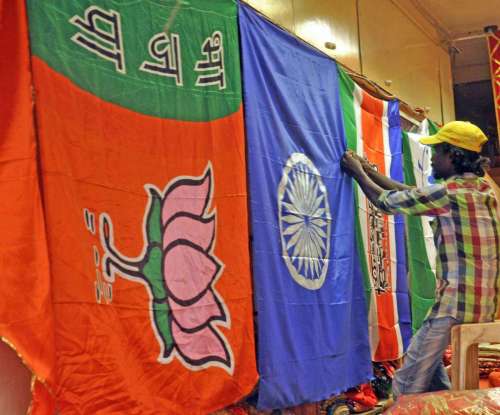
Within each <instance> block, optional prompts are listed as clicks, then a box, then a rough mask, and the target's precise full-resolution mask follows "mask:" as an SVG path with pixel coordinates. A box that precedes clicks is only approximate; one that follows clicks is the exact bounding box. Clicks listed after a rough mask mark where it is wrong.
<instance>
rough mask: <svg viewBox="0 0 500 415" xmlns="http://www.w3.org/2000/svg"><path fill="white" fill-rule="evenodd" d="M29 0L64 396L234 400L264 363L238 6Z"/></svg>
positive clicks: (153, 403) (139, 409) (142, 403)
mask: <svg viewBox="0 0 500 415" xmlns="http://www.w3.org/2000/svg"><path fill="white" fill-rule="evenodd" d="M28 7H29V22H30V28H31V40H32V50H33V54H34V57H33V72H34V82H35V87H36V97H37V102H36V108H37V124H38V127H39V139H40V156H41V169H42V176H43V177H42V184H43V191H44V201H45V216H46V225H47V226H46V228H47V236H48V246H49V255H50V267H51V274H52V275H51V278H52V292H51V296H52V301H53V307H54V313H55V340H56V356H57V361H56V370H57V385H56V388H55V393H56V398H57V406H58V410H59V411H60V412H61V413H77V412H78V413H81V414H97V413H103V414H104V413H122V414H132V413H137V414H158V413H169V414H187V413H189V414H206V413H210V412H212V411H214V410H216V409H219V408H222V407H224V406H226V405H228V404H230V403H232V402H235V401H237V400H239V399H241V398H242V397H243V396H245V395H247V394H248V393H249V392H250V391H251V390H252V389H253V387H254V386H255V384H256V381H257V372H256V364H255V352H254V334H253V333H254V331H253V310H252V292H251V280H250V263H249V247H248V231H247V229H248V223H247V189H246V161H245V149H244V129H243V111H242V94H241V77H240V59H239V50H238V38H237V33H238V31H237V21H236V17H237V6H236V4H235V3H234V2H233V1H230V0H215V1H210V2H207V1H205V0H193V1H189V2H182V3H180V4H179V3H178V2H176V1H174V0H171V1H162V2H135V1H133V2H116V1H111V0H102V1H98V2H97V1H89V0H78V1H76V0H75V1H65V2H61V1H58V0H30V1H28ZM167 23H168V24H167Z"/></svg>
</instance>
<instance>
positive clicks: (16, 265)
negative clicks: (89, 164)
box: [0, 1, 54, 413]
mask: <svg viewBox="0 0 500 415" xmlns="http://www.w3.org/2000/svg"><path fill="white" fill-rule="evenodd" d="M0 62H2V65H0V91H1V98H0V160H1V162H0V194H1V195H2V201H1V202H0V234H1V235H2V238H1V241H0V268H1V270H2V276H1V278H0V296H1V298H2V300H1V301H0V336H1V339H2V340H3V341H4V342H6V343H7V344H8V345H9V346H11V347H12V348H13V349H15V351H16V352H17V354H18V355H19V357H20V358H21V359H22V361H23V363H24V364H25V365H26V366H27V367H28V368H29V369H30V370H31V372H32V373H33V375H34V377H35V378H36V379H37V381H38V382H40V383H39V384H38V385H37V389H38V390H42V389H43V388H44V386H42V383H43V384H44V385H47V386H49V387H50V385H51V384H53V382H54V378H53V376H54V370H53V369H54V368H53V365H54V354H53V353H54V342H53V324H52V323H53V321H52V307H51V302H50V298H51V294H50V279H49V263H48V256H47V245H46V237H45V225H44V219H43V212H42V203H41V198H40V191H39V177H38V172H37V161H36V143H35V129H34V122H33V114H32V107H33V101H32V89H31V73H30V70H29V68H30V61H29V45H28V30H27V25H26V10H25V2H24V1H6V2H0ZM43 393H46V391H44V392H43ZM47 399H50V394H48V393H47ZM36 413H44V412H36Z"/></svg>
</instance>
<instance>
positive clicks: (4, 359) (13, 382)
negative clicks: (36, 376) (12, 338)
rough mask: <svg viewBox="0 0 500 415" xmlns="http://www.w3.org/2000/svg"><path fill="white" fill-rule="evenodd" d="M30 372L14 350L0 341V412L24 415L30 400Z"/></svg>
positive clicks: (9, 414)
mask: <svg viewBox="0 0 500 415" xmlns="http://www.w3.org/2000/svg"><path fill="white" fill-rule="evenodd" d="M30 385H31V372H30V371H29V370H28V369H27V368H26V367H25V366H24V365H23V363H22V362H21V359H19V357H18V356H17V354H16V352H14V350H12V349H11V348H10V347H9V346H7V344H5V343H4V342H2V341H0V414H6V415H7V414H8V415H26V413H27V411H28V407H29V405H30V402H31V386H30Z"/></svg>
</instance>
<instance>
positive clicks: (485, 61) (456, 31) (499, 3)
mask: <svg viewBox="0 0 500 415" xmlns="http://www.w3.org/2000/svg"><path fill="white" fill-rule="evenodd" d="M411 1H412V3H414V4H415V3H417V5H418V6H419V7H420V8H423V10H424V11H425V13H426V14H428V15H429V16H430V17H431V18H430V20H431V21H432V20H433V22H432V23H434V25H438V26H440V29H441V30H439V31H440V32H441V33H442V35H443V37H445V39H443V40H446V41H448V42H449V41H451V43H452V44H453V45H454V46H455V48H456V51H457V52H458V53H455V54H452V67H453V74H454V82H455V83H463V82H473V81H480V80H485V79H489V76H490V75H489V57H488V49H487V45H486V40H485V39H484V38H482V37H476V38H474V36H481V35H482V34H483V33H484V28H485V26H492V25H496V26H498V29H500V0H411ZM464 37H465V38H468V37H472V38H470V39H462V38H464Z"/></svg>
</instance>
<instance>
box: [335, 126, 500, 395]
mask: <svg viewBox="0 0 500 415" xmlns="http://www.w3.org/2000/svg"><path fill="white" fill-rule="evenodd" d="M486 141H487V138H486V136H485V135H484V134H483V132H482V131H481V130H480V129H479V128H478V127H476V126H475V125H473V124H471V123H468V122H463V121H453V122H450V123H448V124H446V125H445V126H444V127H443V128H442V129H441V130H440V131H439V132H438V133H437V134H435V135H433V136H431V137H425V138H422V139H421V140H420V142H421V143H422V144H427V145H432V146H433V149H434V155H433V157H432V168H433V176H434V178H435V179H442V181H440V182H438V184H433V185H430V186H426V187H423V188H414V187H409V186H406V185H404V184H401V183H398V182H395V181H393V180H391V179H389V178H387V177H385V176H383V175H381V174H379V173H377V172H376V171H375V170H374V169H373V168H372V167H371V166H370V164H369V163H368V162H367V161H365V160H363V159H360V158H359V157H358V156H356V155H355V154H354V153H352V152H346V153H345V154H344V157H343V159H342V162H341V163H342V167H343V168H344V170H345V171H346V172H347V173H348V174H349V175H350V176H352V177H353V178H354V179H355V180H356V181H357V182H358V184H359V186H360V187H361V189H362V190H363V192H364V193H365V194H366V196H367V197H368V199H369V200H370V201H371V202H372V203H373V204H375V205H376V206H377V207H378V208H380V209H381V210H382V211H384V212H385V213H388V214H395V213H402V214H405V215H427V216H434V217H435V219H434V220H433V222H432V228H433V232H434V242H435V245H436V250H437V256H436V278H437V284H436V300H435V303H434V305H433V307H432V308H431V309H430V310H429V313H428V315H427V317H426V319H425V321H424V323H423V324H422V327H421V328H420V329H419V330H418V331H417V333H415V335H414V336H413V338H412V341H411V343H410V346H409V347H408V350H407V352H406V356H405V360H404V363H403V366H402V368H401V369H399V370H398V371H397V372H396V375H395V378H394V381H393V394H394V397H395V398H397V397H398V396H399V395H402V394H408V393H419V392H426V391H434V390H441V389H450V386H451V385H450V381H449V379H448V376H447V374H446V372H445V369H444V366H443V363H442V356H443V353H444V351H445V349H446V348H447V346H448V344H449V343H450V333H451V328H452V327H453V326H454V325H455V324H460V323H476V322H488V321H492V320H494V316H495V311H496V307H497V303H498V294H499V285H500V252H499V251H500V218H499V216H498V213H497V209H496V208H497V201H496V200H495V196H494V193H493V190H492V188H491V187H490V185H489V184H488V182H487V181H486V180H485V179H484V178H483V177H482V176H484V170H483V168H484V161H485V159H484V158H483V157H481V156H480V155H479V153H480V151H481V147H482V145H483V144H484V143H485V142H486Z"/></svg>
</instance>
